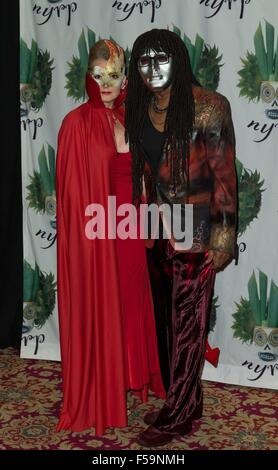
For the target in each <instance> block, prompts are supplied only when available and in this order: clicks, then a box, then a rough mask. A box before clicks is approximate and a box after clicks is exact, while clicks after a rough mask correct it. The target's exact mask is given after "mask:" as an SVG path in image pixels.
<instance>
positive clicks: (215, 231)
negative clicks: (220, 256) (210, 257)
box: [210, 226, 235, 254]
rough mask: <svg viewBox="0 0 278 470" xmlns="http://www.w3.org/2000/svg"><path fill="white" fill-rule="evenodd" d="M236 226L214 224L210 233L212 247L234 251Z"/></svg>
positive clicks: (212, 248)
mask: <svg viewBox="0 0 278 470" xmlns="http://www.w3.org/2000/svg"><path fill="white" fill-rule="evenodd" d="M234 248H235V228H234V227H223V226H213V227H212V229H211V234H210V249H211V250H218V251H225V252H227V253H231V254H233V253H234Z"/></svg>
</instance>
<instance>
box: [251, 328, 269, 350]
mask: <svg viewBox="0 0 278 470" xmlns="http://www.w3.org/2000/svg"><path fill="white" fill-rule="evenodd" d="M254 342H255V344H257V345H258V346H264V345H265V344H266V343H267V334H266V332H265V331H264V330H262V329H258V330H256V331H255V333H254Z"/></svg>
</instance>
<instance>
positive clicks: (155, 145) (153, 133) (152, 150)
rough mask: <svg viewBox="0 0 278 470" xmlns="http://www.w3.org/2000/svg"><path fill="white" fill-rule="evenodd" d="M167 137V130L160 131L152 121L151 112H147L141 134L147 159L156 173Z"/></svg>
mask: <svg viewBox="0 0 278 470" xmlns="http://www.w3.org/2000/svg"><path fill="white" fill-rule="evenodd" d="M165 138H166V132H160V131H158V130H157V129H156V128H155V127H154V125H153V123H152V121H151V120H150V117H149V113H148V112H147V113H146V119H145V125H144V127H143V132H142V135H141V146H142V149H143V152H144V156H145V158H146V160H148V161H149V163H150V165H151V167H152V170H153V172H154V173H157V170H158V165H159V161H160V159H161V155H162V150H163V146H164V142H165Z"/></svg>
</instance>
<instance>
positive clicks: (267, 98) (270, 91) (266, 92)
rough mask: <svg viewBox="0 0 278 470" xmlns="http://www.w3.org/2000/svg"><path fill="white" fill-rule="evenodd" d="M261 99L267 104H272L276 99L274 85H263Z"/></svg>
mask: <svg viewBox="0 0 278 470" xmlns="http://www.w3.org/2000/svg"><path fill="white" fill-rule="evenodd" d="M261 98H262V100H263V101H264V102H265V103H271V101H273V100H274V98H275V91H274V88H273V86H272V85H270V84H269V83H265V84H264V85H262V89H261Z"/></svg>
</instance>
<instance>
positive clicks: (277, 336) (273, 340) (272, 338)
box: [269, 329, 278, 348]
mask: <svg viewBox="0 0 278 470" xmlns="http://www.w3.org/2000/svg"><path fill="white" fill-rule="evenodd" d="M269 342H270V344H271V346H274V347H276V348H277V347H278V330H277V329H275V330H273V331H272V332H271V333H270V335H269Z"/></svg>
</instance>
